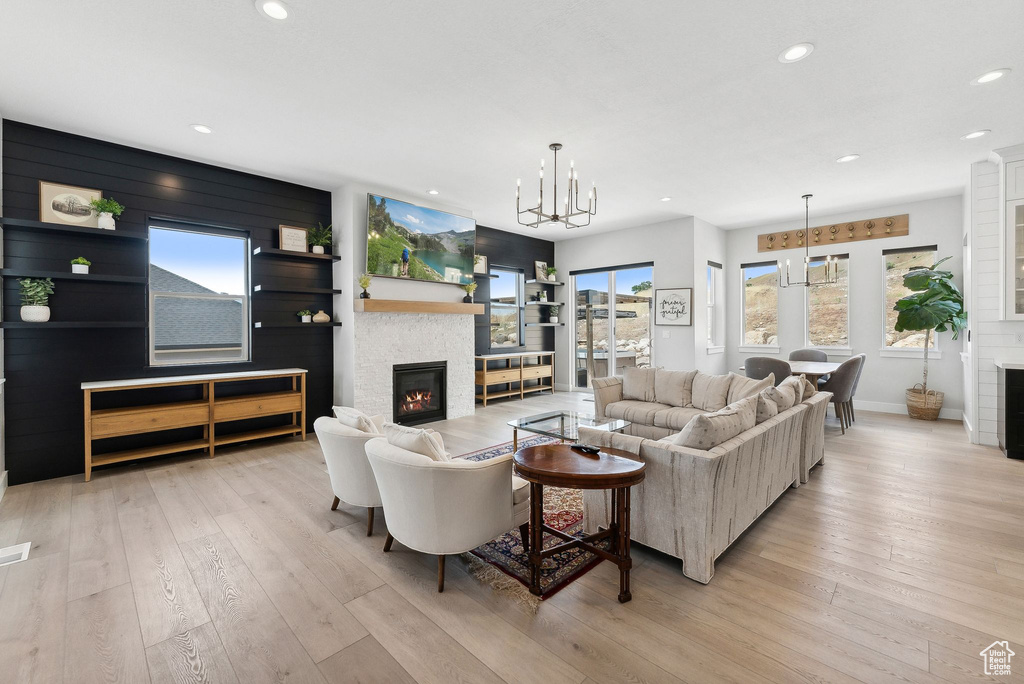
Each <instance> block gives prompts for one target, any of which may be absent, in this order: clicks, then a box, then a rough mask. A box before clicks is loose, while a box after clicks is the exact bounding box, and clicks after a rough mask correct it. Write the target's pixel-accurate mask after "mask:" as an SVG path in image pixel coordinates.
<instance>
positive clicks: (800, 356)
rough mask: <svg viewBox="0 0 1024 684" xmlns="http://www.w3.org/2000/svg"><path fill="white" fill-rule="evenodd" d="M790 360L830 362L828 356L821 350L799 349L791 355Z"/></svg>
mask: <svg viewBox="0 0 1024 684" xmlns="http://www.w3.org/2000/svg"><path fill="white" fill-rule="evenodd" d="M789 360H790V361H822V362H828V354H827V353H825V352H823V351H821V350H820V349H797V350H796V351H791V352H790V353H789Z"/></svg>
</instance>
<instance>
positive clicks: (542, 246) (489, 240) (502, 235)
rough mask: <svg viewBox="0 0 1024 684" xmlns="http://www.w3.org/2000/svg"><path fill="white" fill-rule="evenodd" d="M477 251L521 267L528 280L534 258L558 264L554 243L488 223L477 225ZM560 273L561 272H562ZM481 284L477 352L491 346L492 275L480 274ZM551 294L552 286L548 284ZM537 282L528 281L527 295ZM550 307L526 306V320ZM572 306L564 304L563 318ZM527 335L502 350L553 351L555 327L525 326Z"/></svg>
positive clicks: (533, 319)
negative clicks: (520, 342) (483, 275)
mask: <svg viewBox="0 0 1024 684" xmlns="http://www.w3.org/2000/svg"><path fill="white" fill-rule="evenodd" d="M476 253H477V254H482V255H483V256H486V257H487V264H488V266H507V267H509V268H514V269H519V270H521V271H522V272H523V273H524V274H525V276H526V279H527V280H530V279H532V278H533V277H534V273H535V272H534V265H533V262H534V261H544V262H546V263H547V264H548V266H558V264H556V263H555V243H553V242H549V241H547V240H541V239H539V238H532V237H527V236H525V235H520V234H518V233H506V232H505V231H502V230H495V229H494V228H487V227H486V226H479V225H478V226H477V227H476ZM559 276H560V277H561V274H559ZM476 282H477V284H478V285H479V287H478V288H477V290H476V293H474V297H473V299H474V300H476V301H478V302H483V303H484V314H483V315H482V316H476V317H475V318H476V353H477V354H487V353H489V352H490V351H491V349H490V341H491V337H490V330H491V328H490V324H491V318H490V316H491V314H490V304H489V302H490V300H491V281H490V279H489V278H477V281H476ZM546 289H547V291H548V294H549V296H550V294H551V292H552V288H551V287H547V288H546ZM536 290H537V286H532V285H527V286H526V293H527V296H529V295H530V293H532V292H535V291H536ZM564 290H565V288H564V287H563V288H557V294H556V297H557V296H558V295H561V296H565V295H564V294H562V293H563V292H564ZM546 308H547V307H540V306H527V307H525V320H526V321H527V322H537V321H540V320H541V316H542V315H543V313H544V312H543V311H542V309H546ZM571 312H572V307H569V306H563V307H561V311H560V315H561V316H562V318H561V319H560V320H562V321H565V320H568V317H569V316H570V315H571ZM524 330H525V331H526V335H525V336H524V338H523V342H524V344H523V345H521V346H520V347H519V348H518V349H517V348H515V347H502V348H501V349H500V350H499V351H552V350H553V349H554V348H555V329H554V328H547V327H545V328H532V327H528V328H524Z"/></svg>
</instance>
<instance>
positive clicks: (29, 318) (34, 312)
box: [21, 306, 50, 323]
mask: <svg viewBox="0 0 1024 684" xmlns="http://www.w3.org/2000/svg"><path fill="white" fill-rule="evenodd" d="M21 320H23V321H25V322H26V323H45V322H46V321H48V320H50V307H48V306H23V307H21Z"/></svg>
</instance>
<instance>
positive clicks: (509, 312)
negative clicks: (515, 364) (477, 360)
mask: <svg viewBox="0 0 1024 684" xmlns="http://www.w3.org/2000/svg"><path fill="white" fill-rule="evenodd" d="M491 275H493V276H497V277H496V278H492V279H491V347H492V348H494V347H518V346H520V345H521V344H522V342H521V340H522V334H523V331H522V325H521V322H522V315H521V314H522V310H523V309H522V307H523V274H522V273H520V272H519V271H514V270H512V269H507V268H501V267H499V266H492V267H491Z"/></svg>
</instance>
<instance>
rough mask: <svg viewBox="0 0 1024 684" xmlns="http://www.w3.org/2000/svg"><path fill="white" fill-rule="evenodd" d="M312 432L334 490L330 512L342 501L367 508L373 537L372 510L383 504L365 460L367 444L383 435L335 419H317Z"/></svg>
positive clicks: (367, 526)
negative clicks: (318, 443)
mask: <svg viewBox="0 0 1024 684" xmlns="http://www.w3.org/2000/svg"><path fill="white" fill-rule="evenodd" d="M313 431H314V432H316V438H317V441H319V442H320V450H321V451H323V454H324V461H325V462H326V463H327V474H328V475H330V477H331V489H333V490H334V503H333V504H331V510H332V511H335V510H337V509H338V504H339V503H341V502H342V501H344V502H345V503H347V504H349V505H352V506H361V507H364V508H366V536H367V537H369V536H371V535H372V534H373V510H374V508H375V507H377V506H380V505H382V502H381V498H380V492H379V491H378V490H377V480H376V479H375V478H374V477H373V470H372V469H371V468H370V462H369V461H367V460H366V449H365V444H366V442H367V441H368V440H371V439H373V438H375V437H380V434H379V433H372V432H363V431H362V430H357V429H356V428H353V427H349V426H347V425H343V424H342V423H340V422H339V421H338V419H337V418H335V417H333V416H321V417H320V418H317V419H316V422H314V423H313Z"/></svg>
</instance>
